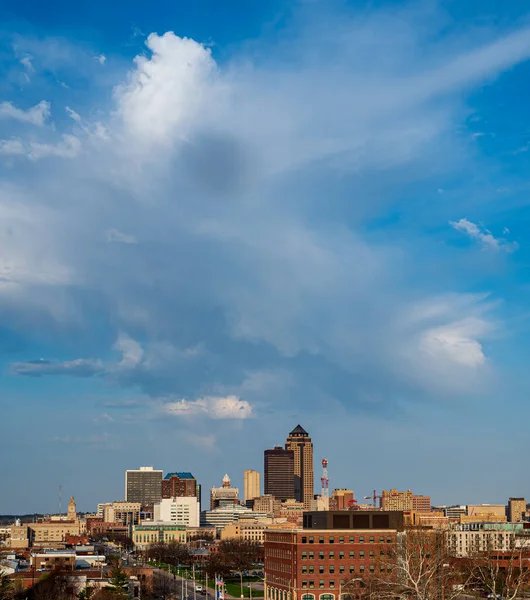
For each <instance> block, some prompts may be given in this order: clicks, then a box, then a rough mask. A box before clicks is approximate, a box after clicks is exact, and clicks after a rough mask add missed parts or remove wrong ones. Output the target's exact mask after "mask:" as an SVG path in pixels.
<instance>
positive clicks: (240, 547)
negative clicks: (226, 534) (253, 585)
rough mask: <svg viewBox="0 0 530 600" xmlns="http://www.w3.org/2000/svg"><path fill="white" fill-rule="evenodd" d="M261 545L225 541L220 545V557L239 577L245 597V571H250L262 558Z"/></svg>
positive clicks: (241, 541)
mask: <svg viewBox="0 0 530 600" xmlns="http://www.w3.org/2000/svg"><path fill="white" fill-rule="evenodd" d="M262 554H263V549H262V548H261V546H259V544H256V543H254V542H248V541H247V540H237V539H236V540H224V541H222V542H221V543H220V544H219V557H220V559H221V561H222V562H224V563H225V564H226V565H227V567H229V568H230V569H231V570H232V571H236V572H237V574H238V575H239V581H240V585H241V595H242V596H243V571H246V570H247V569H250V568H251V567H252V566H253V565H254V564H255V563H256V562H257V561H258V560H259V559H260V558H261V556H262Z"/></svg>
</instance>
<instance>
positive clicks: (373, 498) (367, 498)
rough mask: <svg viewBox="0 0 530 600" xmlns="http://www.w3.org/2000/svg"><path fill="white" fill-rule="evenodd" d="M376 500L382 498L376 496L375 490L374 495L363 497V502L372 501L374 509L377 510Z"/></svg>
mask: <svg viewBox="0 0 530 600" xmlns="http://www.w3.org/2000/svg"><path fill="white" fill-rule="evenodd" d="M378 498H379V500H381V498H382V496H378V495H377V491H376V490H374V493H373V494H372V495H371V496H365V497H364V499H365V500H372V502H373V504H374V508H377V499H378Z"/></svg>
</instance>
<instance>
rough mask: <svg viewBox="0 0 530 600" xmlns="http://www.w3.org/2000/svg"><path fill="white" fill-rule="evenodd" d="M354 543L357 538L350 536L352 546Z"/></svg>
mask: <svg viewBox="0 0 530 600" xmlns="http://www.w3.org/2000/svg"><path fill="white" fill-rule="evenodd" d="M354 541H355V538H354V537H353V535H350V544H353V542H354Z"/></svg>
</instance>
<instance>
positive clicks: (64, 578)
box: [25, 568, 78, 600]
mask: <svg viewBox="0 0 530 600" xmlns="http://www.w3.org/2000/svg"><path fill="white" fill-rule="evenodd" d="M25 597H26V598H28V600H74V599H75V600H77V598H78V595H77V590H76V586H75V584H74V582H73V581H72V578H71V572H70V571H64V570H63V569H61V568H57V569H55V570H54V571H51V572H50V573H47V574H46V575H45V576H44V577H42V578H41V579H40V580H39V581H37V583H36V584H35V585H33V586H32V587H31V588H30V589H29V590H28V593H27V594H25Z"/></svg>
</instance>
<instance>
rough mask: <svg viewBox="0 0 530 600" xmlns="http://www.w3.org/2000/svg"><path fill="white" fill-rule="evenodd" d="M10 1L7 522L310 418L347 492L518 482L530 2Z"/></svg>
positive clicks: (88, 501)
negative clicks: (137, 472) (144, 468)
mask: <svg viewBox="0 0 530 600" xmlns="http://www.w3.org/2000/svg"><path fill="white" fill-rule="evenodd" d="M4 7H6V8H7V18H5V19H3V21H2V30H1V31H0V57H1V60H0V76H1V77H0V248H1V250H2V252H1V253H0V316H1V320H0V334H1V335H0V361H1V365H0V366H1V369H2V371H1V372H2V375H1V380H0V403H1V407H2V428H1V431H2V435H1V437H0V478H1V480H2V481H3V482H4V483H5V484H6V485H4V486H3V489H2V495H1V497H0V513H24V512H32V511H52V510H55V509H56V507H57V491H58V486H59V484H62V486H63V490H64V493H65V494H66V495H67V496H68V495H74V496H75V497H76V499H77V500H78V505H79V507H80V508H81V509H83V510H92V509H94V508H95V505H96V503H97V502H103V501H109V500H115V499H119V498H121V496H122V494H123V472H124V470H125V469H127V468H135V467H138V466H140V465H149V464H152V465H155V466H156V467H158V468H162V469H164V470H165V471H179V470H190V471H192V472H193V473H194V474H195V475H196V477H197V478H198V479H199V481H200V482H201V483H202V485H203V489H204V490H207V489H208V488H209V487H210V486H211V485H213V484H218V483H219V482H220V480H221V478H222V476H223V475H224V473H225V472H228V473H229V474H230V476H231V477H232V479H233V481H234V482H235V483H236V484H239V485H240V486H242V473H243V469H245V468H254V469H259V470H262V462H263V450H264V449H266V448H268V447H272V446H273V445H275V444H279V443H282V442H283V441H284V440H285V437H286V435H287V433H288V432H289V431H290V430H291V429H292V428H293V427H294V426H295V425H296V424H297V423H299V422H300V423H301V424H302V425H303V426H304V427H305V428H306V429H307V430H308V431H309V432H310V434H311V435H312V437H313V440H314V444H315V459H316V460H315V462H316V466H317V469H318V466H319V462H320V459H321V458H323V457H324V456H326V457H327V458H328V460H329V472H330V480H331V481H330V485H331V487H351V488H353V489H354V490H355V492H356V495H357V497H362V496H364V495H366V494H368V493H370V492H371V490H372V489H374V488H376V489H378V490H380V489H382V488H387V489H388V488H389V487H398V488H400V489H409V488H411V489H413V490H414V491H415V492H417V493H424V494H431V495H432V497H433V500H434V501H435V502H437V503H448V504H449V503H457V502H458V503H460V502H462V503H465V502H480V501H482V502H501V501H504V500H506V499H507V497H508V496H518V495H525V496H527V497H528V496H530V484H528V482H527V481H526V477H525V476H524V473H525V466H526V464H525V463H526V461H525V459H526V456H527V454H528V450H529V447H528V442H527V435H526V430H525V423H526V421H527V419H528V417H529V416H530V414H529V413H530V409H529V408H528V402H527V399H528V397H529V387H530V385H529V383H528V378H527V371H528V368H527V364H526V362H527V357H528V337H529V336H528V332H529V328H530V320H529V316H530V313H529V310H528V306H529V295H530V287H529V264H530V249H529V246H528V241H527V240H528V238H529V236H528V228H529V224H530V213H529V208H528V207H529V202H528V197H529V191H530V185H529V184H528V181H527V173H528V170H529V166H530V113H529V110H528V97H529V87H530V84H529V81H530V60H529V59H530V21H529V14H527V12H526V11H527V10H528V8H527V6H526V4H525V3H524V2H522V1H516V0H512V1H507V2H506V3H505V4H504V5H503V7H502V11H501V10H500V9H499V8H498V3H497V2H493V1H490V2H486V1H482V2H465V3H462V2H456V1H452V0H451V1H446V2H444V1H442V0H440V1H439V2H436V1H434V0H432V1H426V2H421V1H420V2H398V1H393V2H383V1H377V2H360V1H352V2H345V1H344V2H338V1H337V2H335V1H332V2H330V1H326V2H324V1H322V2H321V1H319V0H305V1H298V2H285V1H282V0H274V1H271V2H268V3H256V2H247V1H243V0H240V1H238V2H236V1H228V2H223V3H219V2H207V1H205V0H194V2H184V1H182V2H160V3H150V4H147V3H145V2H140V1H138V0H136V1H131V2H127V3H111V5H110V6H109V4H108V3H103V2H99V0H95V1H94V2H91V3H85V2H81V3H80V4H77V5H75V6H74V5H73V4H72V3H71V2H66V1H56V2H53V3H51V4H49V3H48V4H47V5H46V7H43V6H42V3H37V2H30V1H22V2H16V3H15V2H7V3H5V4H4ZM28 481H29V482H31V483H30V485H29V486H28Z"/></svg>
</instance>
